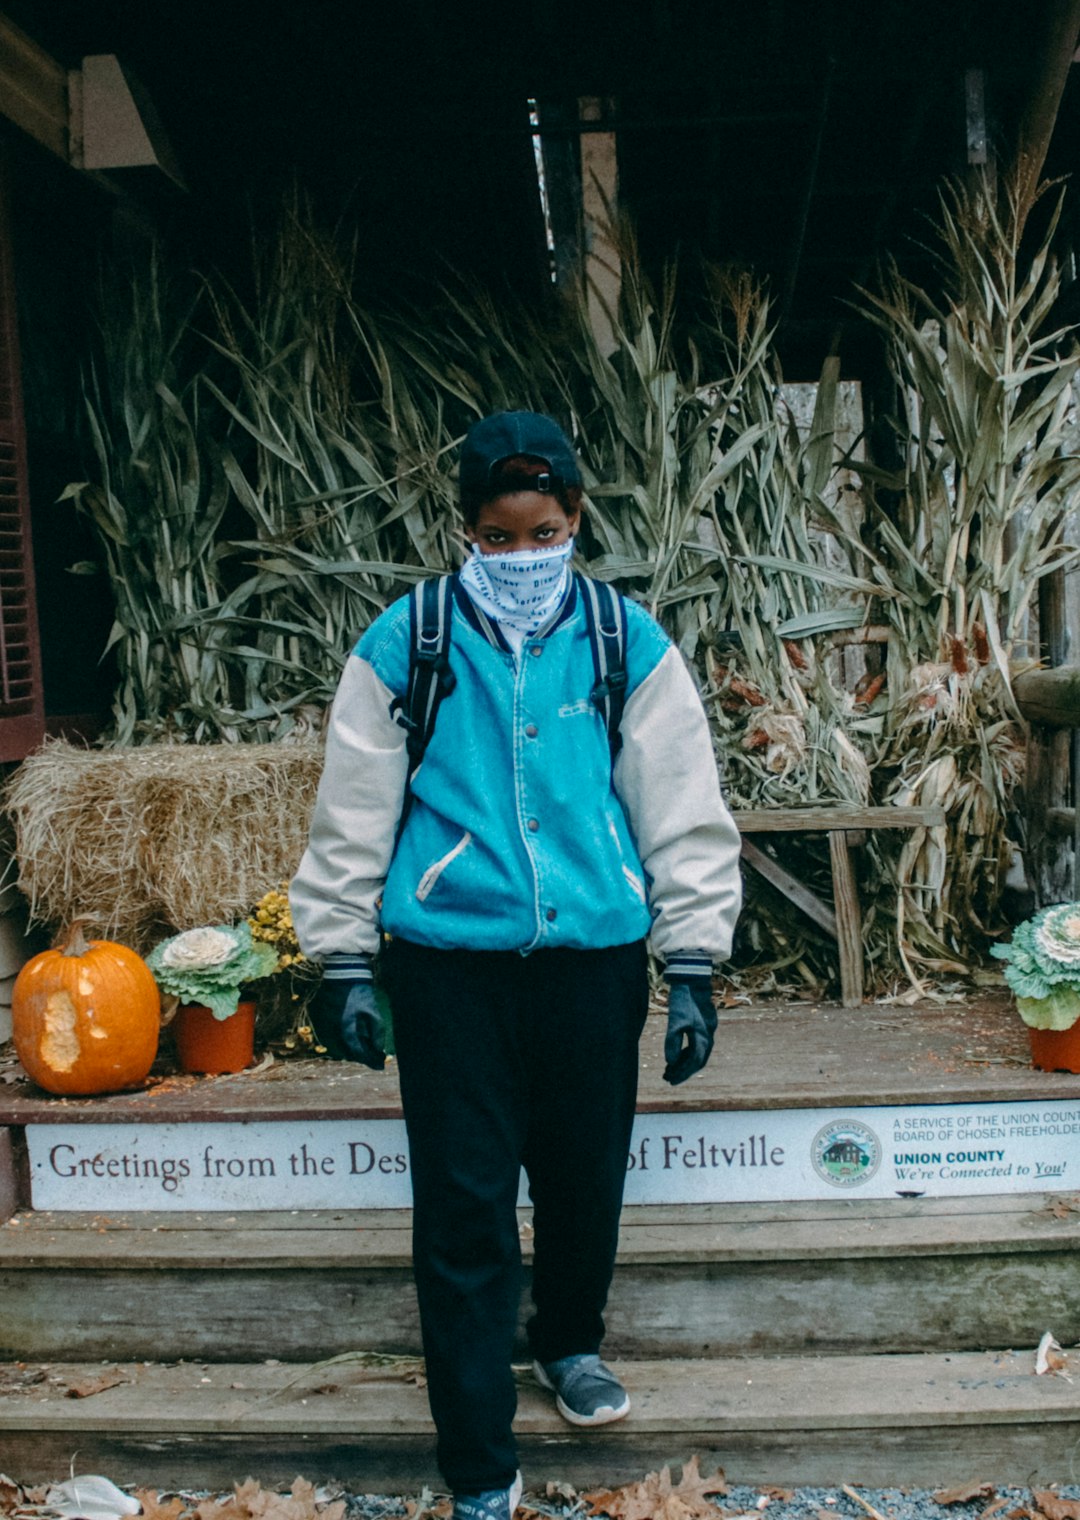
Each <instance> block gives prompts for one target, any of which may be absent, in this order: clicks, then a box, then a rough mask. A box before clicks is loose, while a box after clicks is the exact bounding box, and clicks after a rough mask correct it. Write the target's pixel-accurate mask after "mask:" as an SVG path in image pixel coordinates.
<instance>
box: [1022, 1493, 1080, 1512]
mask: <svg viewBox="0 0 1080 1520" xmlns="http://www.w3.org/2000/svg"><path fill="white" fill-rule="evenodd" d="M1031 1497H1032V1498H1033V1499H1034V1500H1035V1503H1036V1504H1037V1505H1038V1506H1039V1508H1040V1509H1041V1510H1042V1512H1043V1514H1044V1515H1046V1517H1047V1520H1080V1499H1062V1498H1060V1497H1059V1495H1057V1494H1055V1493H1054V1492H1053V1490H1052V1489H1049V1488H1033V1489H1032V1490H1031Z"/></svg>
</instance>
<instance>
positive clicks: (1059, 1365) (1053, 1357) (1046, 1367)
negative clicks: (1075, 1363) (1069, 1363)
mask: <svg viewBox="0 0 1080 1520" xmlns="http://www.w3.org/2000/svg"><path fill="white" fill-rule="evenodd" d="M1064 1368H1065V1353H1064V1351H1062V1349H1061V1347H1060V1346H1059V1345H1058V1343H1057V1341H1056V1340H1055V1339H1054V1337H1053V1336H1052V1335H1051V1334H1050V1331H1049V1330H1047V1332H1046V1334H1045V1335H1044V1336H1043V1338H1042V1340H1041V1341H1040V1342H1039V1349H1038V1350H1037V1351H1036V1353H1035V1372H1036V1375H1037V1376H1039V1377H1041V1376H1042V1374H1043V1373H1044V1372H1062V1371H1064Z"/></svg>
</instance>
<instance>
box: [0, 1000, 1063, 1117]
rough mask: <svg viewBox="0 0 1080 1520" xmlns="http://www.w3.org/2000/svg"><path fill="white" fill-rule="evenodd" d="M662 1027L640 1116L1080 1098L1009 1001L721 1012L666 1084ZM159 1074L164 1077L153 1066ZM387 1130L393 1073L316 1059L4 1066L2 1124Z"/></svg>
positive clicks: (652, 1026)
mask: <svg viewBox="0 0 1080 1520" xmlns="http://www.w3.org/2000/svg"><path fill="white" fill-rule="evenodd" d="M663 1036H664V1023H663V1020H662V1018H660V1017H658V1016H654V1017H651V1018H650V1019H649V1022H648V1025H647V1027H646V1032H645V1037H644V1039H643V1040H642V1046H641V1083H640V1089H639V1097H638V1110H639V1112H641V1113H683V1112H685V1113H693V1112H706V1111H724V1110H744V1111H745V1110H754V1109H760V1110H770V1109H792V1108H815V1107H819V1106H823V1105H824V1106H828V1107H831V1108H842V1107H845V1106H874V1105H882V1106H895V1105H903V1104H924V1103H982V1102H1023V1101H1024V1100H1025V1099H1032V1100H1036V1099H1038V1100H1042V1099H1047V1098H1065V1099H1068V1098H1077V1097H1080V1075H1069V1074H1067V1073H1064V1072H1041V1071H1036V1070H1035V1069H1034V1068H1033V1067H1032V1066H1031V1062H1030V1055H1029V1052H1028V1044H1027V1032H1026V1030H1025V1028H1024V1026H1023V1024H1022V1023H1021V1022H1020V1019H1019V1018H1018V1017H1017V1015H1016V1013H1015V1011H1014V1009H1013V1006H1012V1001H1011V998H1010V997H1009V996H1008V995H1007V994H1005V993H999V992H993V993H984V994H980V995H978V996H975V997H969V998H967V999H966V1000H965V1001H964V1002H958V1003H946V1004H928V1003H921V1004H916V1005H914V1006H911V1007H903V1006H900V1005H898V1004H889V1003H867V1004H864V1005H863V1006H862V1007H861V1008H842V1007H840V1006H839V1005H837V1004H833V1003H813V1004H811V1003H760V1004H754V1005H752V1006H748V1007H741V1006H740V1007H734V1008H729V1009H725V1010H724V1011H723V1012H722V1013H721V1020H720V1027H719V1030H718V1031H717V1037H716V1049H715V1051H714V1054H713V1058H712V1061H711V1062H710V1064H709V1066H708V1067H707V1068H706V1070H705V1071H703V1072H701V1073H700V1074H699V1075H698V1076H696V1077H695V1078H693V1079H692V1080H691V1081H690V1082H687V1083H686V1084H684V1085H683V1086H682V1087H678V1088H672V1087H669V1086H668V1085H667V1084H666V1083H665V1082H664V1081H663V1068H664V1059H663ZM162 1069H163V1070H164V1065H163V1067H162ZM283 1111H288V1113H289V1115H290V1116H291V1117H292V1118H295V1119H312V1120H315V1119H339V1118H356V1119H368V1118H370V1119H386V1118H395V1117H398V1116H400V1113H401V1106H400V1097H399V1093H398V1082H397V1073H396V1070H395V1067H394V1064H393V1062H390V1063H388V1065H387V1069H386V1070H385V1071H384V1072H372V1071H368V1070H367V1069H366V1068H365V1067H359V1066H352V1065H347V1064H344V1063H338V1062H329V1061H325V1060H288V1061H275V1062H273V1063H272V1064H269V1065H267V1066H266V1067H265V1068H264V1069H262V1070H253V1071H250V1072H245V1073H242V1074H240V1075H239V1076H233V1077H209V1078H208V1077H189V1076H176V1075H161V1076H153V1077H151V1079H150V1081H149V1083H148V1085H147V1086H146V1087H145V1088H144V1089H142V1090H140V1091H137V1092H131V1093H119V1094H112V1095H108V1096H102V1097H95V1098H53V1097H49V1096H48V1095H47V1094H45V1093H42V1092H41V1091H40V1090H39V1089H38V1088H36V1087H34V1086H33V1084H31V1083H30V1082H28V1081H26V1079H25V1078H23V1077H21V1076H20V1075H19V1074H18V1067H17V1065H16V1063H15V1061H14V1056H13V1055H11V1056H9V1057H8V1058H7V1064H6V1066H3V1067H0V1125H23V1124H34V1123H50V1122H52V1123H57V1122H61V1121H63V1122H64V1123H73V1122H74V1123H78V1122H83V1121H85V1122H88V1123H95V1122H96V1123H101V1122H103V1121H106V1120H108V1121H113V1122H123V1123H140V1122H147V1123H151V1122H152V1123H165V1122H169V1121H183V1120H191V1119H207V1120H209V1119H214V1120H229V1119H236V1120H249V1121H251V1120H273V1119H276V1118H280V1117H281V1115H282V1112H283Z"/></svg>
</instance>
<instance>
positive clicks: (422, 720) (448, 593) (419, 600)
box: [395, 575, 457, 806]
mask: <svg viewBox="0 0 1080 1520" xmlns="http://www.w3.org/2000/svg"><path fill="white" fill-rule="evenodd" d="M453 580H454V578H453V576H452V575H440V576H437V577H435V578H434V579H432V580H426V581H421V582H420V583H419V584H418V585H416V586H414V587H413V589H412V591H411V592H410V593H409V637H410V652H409V685H408V690H407V691H406V694H405V700H404V702H403V703H400V704H398V707H397V711H396V713H395V720H396V721H397V722H398V723H400V725H401V727H402V728H403V729H404V730H405V734H406V738H405V748H406V751H407V752H408V756H409V777H408V783H407V786H406V806H408V792H409V787H410V786H411V783H412V779H413V777H414V776H415V775H416V772H417V771H418V770H419V768H420V762H421V761H422V760H423V758H424V751H425V750H426V749H427V747H428V744H429V742H430V740H431V736H432V734H433V733H434V732H435V719H436V718H437V717H438V715H439V703H440V702H441V701H442V699H443V697H448V696H449V695H450V693H451V692H452V691H453V689H454V686H455V685H456V683H457V678H456V677H455V675H454V672H453V671H452V670H451V669H450V659H449V652H450V629H451V614H452V612H453V602H452V597H453V589H454V587H453Z"/></svg>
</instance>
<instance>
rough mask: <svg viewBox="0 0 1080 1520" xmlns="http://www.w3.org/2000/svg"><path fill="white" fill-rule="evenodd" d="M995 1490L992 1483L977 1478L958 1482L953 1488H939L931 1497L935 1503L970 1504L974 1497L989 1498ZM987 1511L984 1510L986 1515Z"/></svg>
mask: <svg viewBox="0 0 1080 1520" xmlns="http://www.w3.org/2000/svg"><path fill="white" fill-rule="evenodd" d="M993 1492H994V1485H993V1484H992V1483H984V1482H981V1481H980V1480H979V1479H976V1480H975V1481H974V1482H972V1483H957V1484H956V1485H954V1487H952V1488H939V1489H937V1490H936V1491H935V1492H934V1493H933V1494H931V1496H930V1497H931V1498H932V1499H933V1500H934V1502H935V1504H970V1503H971V1501H972V1499H982V1498H988V1497H989V1496H990V1494H992V1493H993ZM985 1513H986V1511H985V1510H984V1511H983V1514H984V1515H985Z"/></svg>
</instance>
